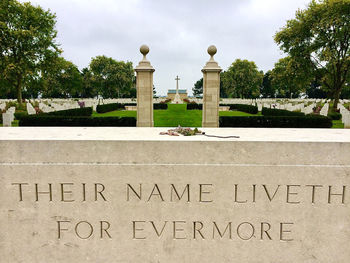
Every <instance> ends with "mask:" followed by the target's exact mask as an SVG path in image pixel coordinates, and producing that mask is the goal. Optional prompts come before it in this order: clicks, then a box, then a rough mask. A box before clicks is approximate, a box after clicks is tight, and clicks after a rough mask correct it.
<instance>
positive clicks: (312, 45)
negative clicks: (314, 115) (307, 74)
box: [275, 0, 350, 108]
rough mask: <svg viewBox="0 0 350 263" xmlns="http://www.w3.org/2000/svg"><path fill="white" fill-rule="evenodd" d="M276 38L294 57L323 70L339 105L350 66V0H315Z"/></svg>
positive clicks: (324, 76)
mask: <svg viewBox="0 0 350 263" xmlns="http://www.w3.org/2000/svg"><path fill="white" fill-rule="evenodd" d="M275 41H276V42H277V44H278V45H279V46H280V48H281V49H282V50H283V51H284V52H286V53H288V54H289V55H290V56H291V57H293V59H295V60H297V61H301V63H305V64H307V63H310V64H312V65H313V67H314V68H315V69H317V70H319V69H321V70H322V71H323V72H324V75H323V78H322V85H323V86H324V87H325V88H326V89H328V90H329V91H330V92H331V94H332V95H333V98H334V108H337V105H338V102H339V95H340V93H341V91H342V88H343V87H344V85H345V82H346V79H347V78H348V75H349V69H350V52H349V45H350V1H349V0H319V1H316V0H312V1H311V3H310V4H309V6H308V8H307V9H305V10H298V11H297V12H296V17H295V19H292V20H289V21H287V25H286V26H285V27H284V28H282V29H281V31H279V32H277V34H276V35H275Z"/></svg>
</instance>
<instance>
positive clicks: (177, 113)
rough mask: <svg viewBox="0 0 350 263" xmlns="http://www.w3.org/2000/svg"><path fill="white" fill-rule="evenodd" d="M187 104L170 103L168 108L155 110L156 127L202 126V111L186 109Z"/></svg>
mask: <svg viewBox="0 0 350 263" xmlns="http://www.w3.org/2000/svg"><path fill="white" fill-rule="evenodd" d="M186 107H187V105H186V104H168V109H167V110H155V111H154V126H155V127H176V126H178V125H180V126H182V127H201V126H202V111H201V110H189V111H188V110H186Z"/></svg>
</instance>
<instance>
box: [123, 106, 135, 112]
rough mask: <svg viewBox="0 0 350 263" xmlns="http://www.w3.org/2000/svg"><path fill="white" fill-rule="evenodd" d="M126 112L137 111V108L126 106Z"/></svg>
mask: <svg viewBox="0 0 350 263" xmlns="http://www.w3.org/2000/svg"><path fill="white" fill-rule="evenodd" d="M125 110H130V111H135V110H137V106H125Z"/></svg>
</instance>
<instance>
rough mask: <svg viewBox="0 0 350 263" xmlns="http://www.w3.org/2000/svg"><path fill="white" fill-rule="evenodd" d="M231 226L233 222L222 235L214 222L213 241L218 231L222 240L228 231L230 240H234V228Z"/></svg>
mask: <svg viewBox="0 0 350 263" xmlns="http://www.w3.org/2000/svg"><path fill="white" fill-rule="evenodd" d="M231 225H232V222H229V223H228V224H227V226H226V228H225V230H224V232H223V233H221V231H220V229H219V228H218V226H217V224H216V222H213V239H215V230H216V232H218V234H219V236H220V237H221V238H223V237H224V235H225V233H226V231H227V232H228V235H229V239H232V227H231Z"/></svg>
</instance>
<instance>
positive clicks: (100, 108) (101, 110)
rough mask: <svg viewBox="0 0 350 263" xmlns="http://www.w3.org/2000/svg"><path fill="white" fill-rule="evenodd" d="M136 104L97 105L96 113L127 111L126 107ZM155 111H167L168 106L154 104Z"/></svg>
mask: <svg viewBox="0 0 350 263" xmlns="http://www.w3.org/2000/svg"><path fill="white" fill-rule="evenodd" d="M136 105H137V104H136V103H110V104H103V105H97V106H96V112H97V113H105V112H110V111H115V110H120V109H123V110H124V109H125V106H136ZM153 109H155V110H167V109H168V104H166V103H154V104H153Z"/></svg>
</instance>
